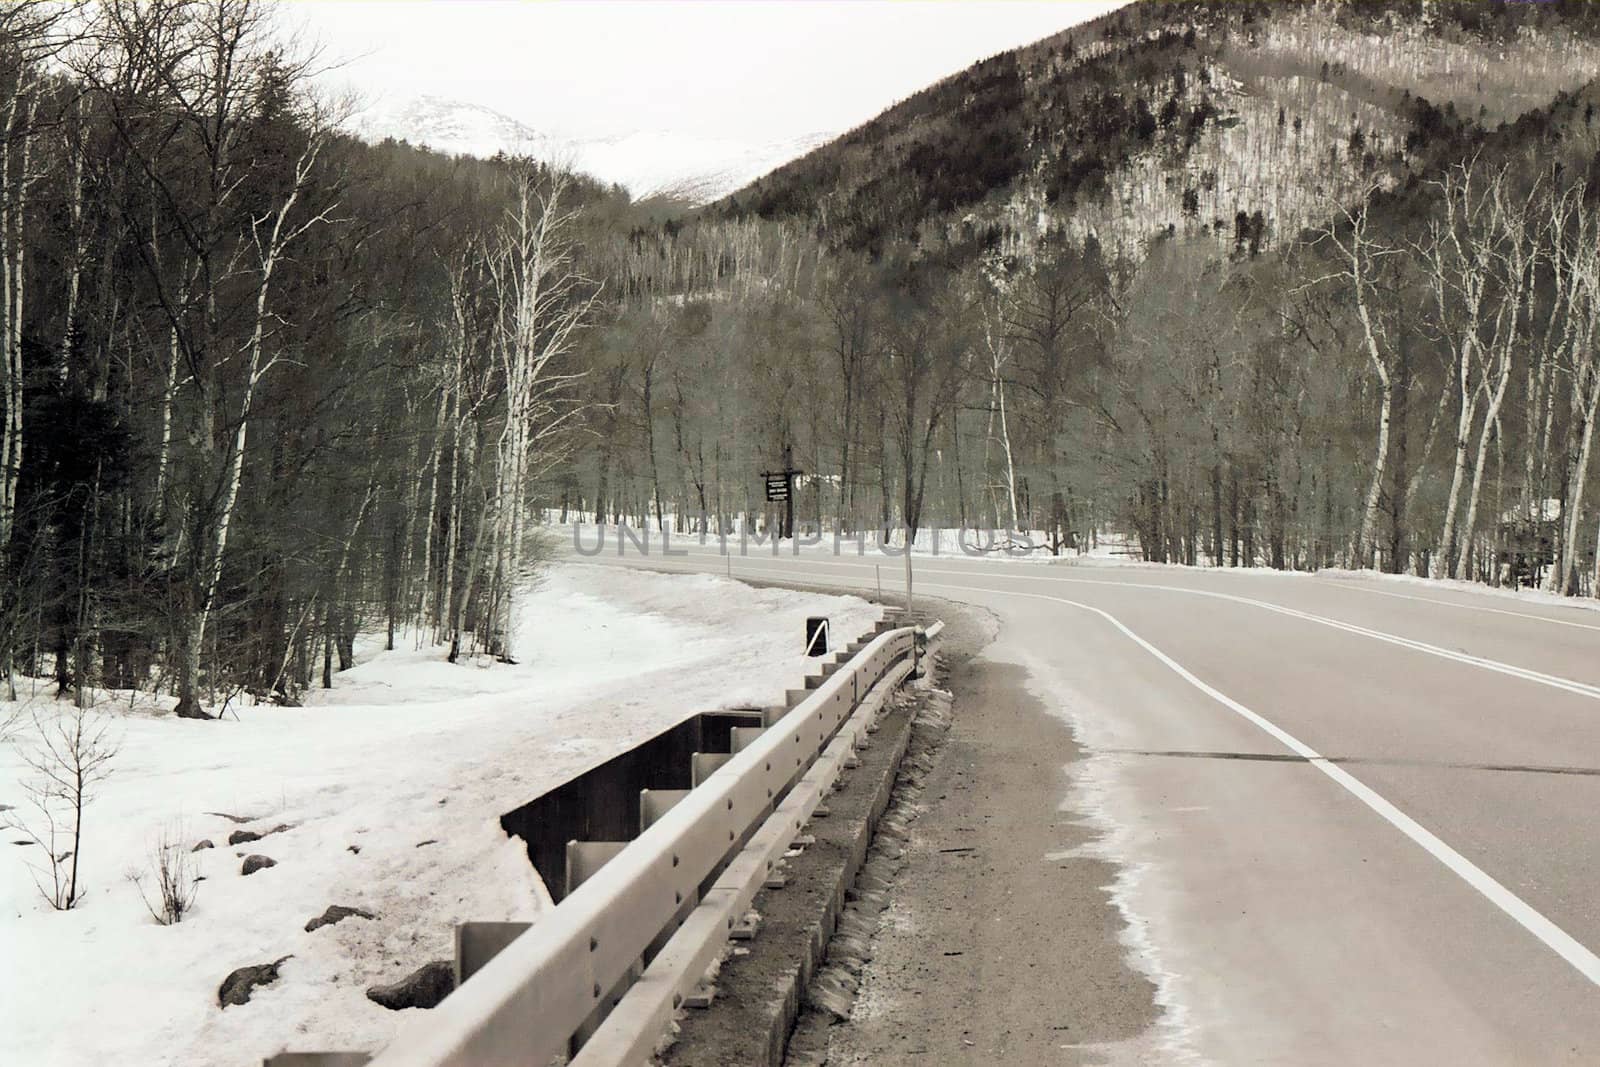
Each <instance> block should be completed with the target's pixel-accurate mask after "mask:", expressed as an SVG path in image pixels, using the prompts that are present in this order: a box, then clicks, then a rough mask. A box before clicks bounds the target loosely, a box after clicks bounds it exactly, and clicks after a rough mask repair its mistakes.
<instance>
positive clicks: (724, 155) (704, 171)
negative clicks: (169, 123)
mask: <svg viewBox="0 0 1600 1067" xmlns="http://www.w3.org/2000/svg"><path fill="white" fill-rule="evenodd" d="M350 127H351V132H352V133H354V134H355V135H356V136H358V137H360V138H362V139H363V140H367V141H373V142H377V141H382V140H384V139H385V138H394V139H395V140H402V141H408V142H410V143H411V144H416V145H425V146H427V147H428V148H431V149H433V150H434V151H436V152H444V153H447V154H450V155H467V156H477V157H480V158H489V157H491V156H493V155H495V154H496V153H498V152H505V153H508V154H527V155H531V156H534V157H535V158H538V159H542V160H546V161H550V162H559V163H564V164H567V165H570V166H572V167H574V168H576V169H578V170H581V171H585V172H587V173H589V174H591V175H593V176H594V177H596V178H599V179H600V180H602V181H605V182H612V183H616V184H618V185H621V186H623V187H624V188H626V189H627V190H628V191H629V192H630V193H631V194H632V195H633V196H634V197H635V198H636V199H643V198H645V197H649V196H656V195H670V196H674V197H678V198H681V199H685V200H689V201H692V202H695V203H707V202H709V201H712V200H715V199H717V198H718V197H721V196H723V195H725V194H727V193H730V192H732V191H734V190H735V189H739V188H742V187H743V186H745V185H747V184H749V183H750V182H751V181H753V180H755V179H756V178H758V177H760V176H761V175H763V174H766V173H767V172H768V171H771V170H773V169H774V168H776V167H779V166H782V165H783V164H784V163H787V162H788V161H789V160H791V159H794V158H796V157H797V156H800V155H804V154H805V153H806V152H808V151H810V150H811V149H812V148H815V147H816V146H817V145H820V144H822V143H824V142H825V141H827V140H829V139H831V137H832V136H833V134H832V133H826V132H819V133H814V134H809V135H806V136H804V137H798V138H789V139H785V138H776V139H772V140H763V141H752V140H749V139H741V138H738V137H732V136H730V137H708V136H703V135H697V134H690V133H682V132H678V131H673V130H636V131H632V132H629V133H624V134H618V135H613V136H606V137H588V138H574V137H563V136H559V135H553V134H548V133H542V132H540V131H538V130H535V129H534V128H532V127H531V126H529V125H527V124H526V123H523V122H521V121H519V120H517V119H514V118H512V117H511V116H509V115H506V114H505V113H503V112H500V111H497V110H495V109H494V108H491V107H485V106H483V105H481V104H473V103H467V102H465V101H461V100H450V99H446V98H443V97H438V96H426V95H424V96H414V97H408V98H404V99H394V100H383V101H379V102H377V103H374V104H373V105H372V106H370V107H368V108H367V109H365V110H364V111H362V112H361V113H360V114H358V115H357V116H356V117H355V118H354V119H353V120H352V122H351V123H350Z"/></svg>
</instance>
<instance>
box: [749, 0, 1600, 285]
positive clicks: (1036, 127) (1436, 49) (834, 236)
mask: <svg viewBox="0 0 1600 1067" xmlns="http://www.w3.org/2000/svg"><path fill="white" fill-rule="evenodd" d="M1597 75H1600V10H1597V9H1596V8H1595V6H1594V5H1592V4H1587V3H1583V2H1561V3H1539V4H1504V3H1499V4H1491V3H1471V2H1467V3H1449V2H1442V3H1421V2H1387V0H1386V2H1340V3H1329V2H1326V0H1324V2H1321V3H1317V2H1310V0H1285V2H1279V0H1267V2H1249V0H1246V2H1236V3H1217V2H1214V0H1213V2H1176V0H1148V2H1143V3H1136V4H1132V5H1130V6H1129V7H1126V8H1124V9H1122V10H1120V11H1118V12H1117V13H1115V14H1114V15H1111V16H1108V17H1107V18H1104V19H1101V20H1099V21H1098V22H1095V23H1091V24H1089V25H1087V26H1083V27H1079V28H1077V29H1074V30H1072V31H1068V32H1067V33H1063V34H1061V35H1059V36H1056V37H1052V38H1048V39H1046V40H1043V41H1040V42H1039V43H1037V44H1035V45H1032V46H1030V47H1027V48H1023V49H1019V50H1017V51H1014V52H1007V53H1003V54H1001V55H998V56H995V57H993V58H991V59H988V60H985V61H983V62H981V63H979V64H977V65H976V66H974V67H972V68H971V69H969V70H967V71H965V72H962V73H960V74H957V75H954V76H952V77H950V78H948V79H946V80H945V81H943V82H940V83H939V84H938V85H935V86H933V87H931V88H929V89H927V90H925V91H924V92H921V93H918V94H917V95H915V96H913V97H911V98H910V99H908V100H906V101H904V102H903V103H901V104H899V105H897V106H895V107H893V108H891V109H889V110H888V111H886V112H884V113H883V114H882V115H880V116H878V117H877V118H875V119H873V120H872V121H871V122H868V123H867V124H865V125H864V126H862V127H860V128H858V129H856V130H853V131H851V132H850V133H848V134H846V135H845V136H844V137H842V138H840V139H839V140H837V141H835V142H833V143H832V144H829V145H827V146H824V147H823V148H820V149H818V150H817V151H815V152H812V153H810V154H809V155H807V156H805V157H803V158H802V159H799V160H796V161H795V162H794V163H791V164H789V165H788V166H785V167H783V168H781V169H779V170H778V171H776V172H774V173H773V174H772V175H770V176H768V177H766V178H763V179H761V180H760V181H757V182H756V183H754V184H753V185H752V186H750V188H748V189H746V190H744V191H742V192H740V193H738V194H736V195H734V196H732V197H730V198H728V199H727V200H725V201H723V202H722V204H721V205H719V207H720V209H721V210H722V211H723V212H725V213H727V214H729V215H732V216H735V217H742V216H745V215H751V214H754V215H758V216H760V217H762V218H766V219H775V218H802V219H805V220H806V221H807V222H808V223H811V224H814V225H815V226H816V228H817V231H818V233H819V234H821V235H822V236H823V237H824V238H825V239H826V240H827V241H828V242H829V244H830V245H834V246H839V247H845V248H851V249H857V250H867V251H869V252H878V251H881V250H882V249H883V248H884V247H885V246H886V244H892V243H894V242H897V241H910V242H912V243H913V244H915V245H916V246H917V247H919V248H922V249H927V250H935V249H953V250H955V251H956V252H957V254H967V255H970V254H974V253H976V252H978V251H979V250H985V249H994V250H998V251H999V252H1001V253H1003V254H1007V255H1010V254H1016V253H1019V252H1022V253H1026V251H1027V250H1028V249H1031V248H1032V247H1033V246H1034V244H1035V243H1036V242H1037V241H1038V240H1039V238H1040V237H1041V236H1042V235H1043V234H1044V233H1046V232H1049V231H1052V230H1055V229H1060V228H1064V229H1065V231H1066V232H1067V233H1068V234H1069V235H1070V236H1072V237H1073V238H1074V239H1075V240H1078V241H1081V240H1082V239H1083V238H1084V237H1085V236H1087V235H1089V234H1093V235H1094V236H1095V237H1096V239H1097V240H1098V241H1099V242H1100V244H1101V245H1102V246H1103V247H1105V248H1106V249H1108V250H1110V251H1113V252H1114V253H1115V254H1117V255H1118V256H1125V257H1130V258H1134V259H1137V258H1139V257H1140V256H1141V255H1142V250H1143V249H1144V248H1145V246H1146V245H1147V244H1148V242H1149V241H1150V240H1151V239H1153V238H1155V237H1157V236H1160V235H1162V234H1170V235H1174V236H1195V235H1206V236H1210V237H1212V238H1213V239H1215V240H1216V241H1217V243H1218V244H1219V246H1221V247H1222V248H1224V249H1227V248H1232V247H1236V246H1250V247H1260V246H1262V245H1264V244H1270V243H1272V242H1273V241H1276V240H1280V239H1292V238H1294V237H1296V236H1297V235H1298V234H1299V233H1300V231H1301V229H1302V228H1303V227H1305V226H1308V225H1316V224H1318V223H1320V222H1321V221H1323V220H1324V219H1325V218H1326V217H1327V215H1328V212H1329V205H1330V204H1331V203H1335V202H1339V201H1347V200H1349V199H1351V198H1353V197H1357V196H1359V195H1360V194H1361V192H1362V191H1363V190H1364V189H1365V188H1366V187H1367V186H1368V185H1370V184H1371V183H1373V182H1374V181H1377V180H1386V181H1393V180H1406V179H1408V178H1411V177H1414V176H1417V175H1424V176H1425V175H1429V174H1431V173H1432V172H1433V170H1434V169H1435V168H1436V167H1437V165H1438V163H1439V161H1440V160H1441V159H1449V158H1451V157H1453V156H1456V155H1458V154H1459V151H1460V147H1461V144H1460V143H1461V141H1462V140H1463V139H1468V138H1470V137H1471V136H1473V134H1475V133H1477V132H1479V131H1481V130H1488V129H1494V128H1496V127H1497V126H1499V125H1500V124H1501V123H1506V122H1512V121H1515V120H1516V119H1517V118H1519V117H1520V116H1521V115H1523V114H1525V113H1526V112H1528V111H1531V110H1534V109H1536V108H1541V107H1544V106H1546V105H1548V104H1549V103H1550V102H1551V100H1553V99H1554V98H1555V97H1556V96H1557V94H1559V93H1563V92H1573V91H1575V90H1577V89H1578V88H1580V87H1582V86H1583V85H1585V84H1586V83H1588V82H1589V81H1590V80H1592V79H1593V78H1595V77H1596V76H1597Z"/></svg>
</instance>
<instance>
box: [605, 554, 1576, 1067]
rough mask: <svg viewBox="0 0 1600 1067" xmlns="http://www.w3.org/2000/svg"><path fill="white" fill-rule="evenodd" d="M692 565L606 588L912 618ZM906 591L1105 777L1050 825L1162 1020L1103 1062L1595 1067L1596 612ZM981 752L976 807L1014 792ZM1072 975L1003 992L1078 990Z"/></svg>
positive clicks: (838, 567) (941, 566) (1031, 978)
mask: <svg viewBox="0 0 1600 1067" xmlns="http://www.w3.org/2000/svg"><path fill="white" fill-rule="evenodd" d="M653 547H658V546H653ZM673 547H674V550H675V551H677V550H679V549H680V548H683V547H684V546H680V545H674V546H673ZM687 551H688V553H689V554H688V555H686V556H682V557H672V558H667V557H663V556H661V555H660V554H659V552H658V553H657V554H653V555H650V556H646V557H641V556H640V555H639V554H638V553H637V552H636V551H634V550H633V549H632V548H631V546H630V549H629V551H628V553H627V554H626V555H625V556H624V557H622V558H621V559H619V558H618V557H617V554H616V551H615V548H614V546H611V545H608V552H607V554H606V555H605V556H603V557H597V558H595V559H594V560H591V562H596V563H607V564H611V565H617V564H622V565H635V566H637V565H643V566H652V567H659V568H661V569H669V570H693V571H712V572H718V573H731V574H732V575H733V576H734V577H741V578H752V579H765V580H770V581H785V582H795V583H814V584H820V585H827V586H833V587H855V588H866V589H873V588H876V586H877V584H878V583H879V581H880V580H881V582H882V586H883V589H884V591H885V593H890V592H893V591H898V590H900V589H902V588H903V587H902V585H901V581H900V575H901V573H902V567H903V564H902V563H901V561H900V560H898V559H887V558H884V557H879V556H870V555H869V556H867V557H865V558H858V557H856V556H853V555H851V556H845V557H843V558H834V557H831V556H823V555H822V554H820V553H818V554H815V555H810V554H808V555H805V556H802V557H801V558H798V559H797V558H793V557H792V556H790V555H788V554H787V551H786V553H785V555H783V556H782V557H780V558H777V559H774V558H773V557H772V556H771V555H769V554H767V553H766V552H763V553H762V554H760V555H755V554H752V555H750V556H744V557H741V556H737V555H735V556H733V557H732V558H731V560H730V559H728V558H725V557H722V556H721V555H720V554H718V553H717V551H716V546H715V545H712V546H709V547H708V548H704V549H702V548H700V547H698V546H688V548H687ZM753 551H754V550H753ZM915 589H916V590H917V591H919V592H924V593H926V594H929V595H932V596H937V597H944V598H949V599H952V600H958V601H962V602H966V603H970V604H973V605H976V606H979V607H981V608H984V609H987V610H989V611H991V612H993V613H994V614H995V616H997V618H998V619H999V622H1000V634H999V636H998V638H997V639H996V640H995V642H994V643H993V644H992V645H990V646H989V647H988V648H987V649H986V650H985V652H984V654H983V656H984V658H985V659H986V660H987V661H989V662H990V663H993V664H995V665H1001V666H1004V665H1009V666H1013V667H1020V668H1021V669H1022V670H1023V671H1025V672H1026V675H1025V678H1026V680H1025V682H1023V683H1020V684H1025V685H1026V687H1027V689H1028V690H1029V691H1030V692H1031V693H1032V694H1033V695H1034V696H1035V697H1037V698H1038V700H1039V702H1040V703H1041V704H1042V705H1043V707H1044V709H1045V711H1046V712H1048V713H1049V714H1051V715H1054V716H1056V717H1058V718H1059V719H1061V720H1062V721H1063V722H1065V723H1066V724H1067V725H1068V726H1069V727H1070V730H1071V734H1070V735H1069V734H1068V733H1066V732H1062V733H1061V734H1059V735H1057V736H1058V737H1059V738H1060V740H1059V743H1060V745H1061V747H1062V752H1061V758H1060V762H1061V763H1062V764H1063V765H1065V764H1067V763H1069V762H1071V760H1072V758H1073V752H1071V751H1068V750H1069V749H1070V748H1071V747H1072V745H1073V741H1072V737H1073V736H1075V737H1076V740H1077V742H1079V743H1081V745H1082V746H1083V747H1084V748H1085V749H1086V751H1087V752H1088V753H1089V758H1088V759H1087V760H1084V761H1081V762H1080V763H1079V764H1078V766H1077V769H1076V770H1074V772H1073V773H1072V775H1071V776H1070V778H1063V780H1062V786H1061V792H1062V796H1061V797H1060V802H1061V804H1062V805H1065V806H1068V807H1071V808H1073V810H1076V811H1078V812H1082V813H1086V814H1087V815H1088V816H1089V817H1090V819H1091V821H1092V822H1093V824H1094V825H1095V826H1096V827H1097V828H1098V843H1097V845H1096V848H1095V852H1096V855H1097V856H1100V857H1102V858H1105V857H1109V858H1111V859H1112V860H1114V862H1115V866H1116V868H1117V870H1118V872H1119V873H1118V875H1117V877H1116V879H1115V882H1114V888H1113V894H1112V895H1113V897H1114V899H1115V902H1116V904H1117V906H1118V907H1119V909H1121V911H1122V913H1123V915H1124V918H1125V921H1126V923H1127V924H1128V925H1127V927H1126V928H1125V929H1124V930H1123V931H1122V935H1121V936H1122V940H1123V941H1124V943H1125V945H1126V946H1127V947H1126V954H1127V956H1128V958H1129V959H1130V960H1131V961H1132V962H1133V963H1134V964H1135V965H1136V966H1137V967H1138V968H1139V969H1140V970H1142V971H1143V972H1144V973H1145V974H1146V975H1148V976H1149V978H1150V981H1151V982H1152V983H1153V985H1154V988H1155V994H1154V997H1155V1000H1156V1002H1157V1004H1158V1005H1159V1006H1160V1009H1161V1011H1160V1017H1159V1020H1158V1021H1157V1022H1156V1023H1155V1024H1154V1025H1153V1027H1152V1028H1150V1029H1149V1030H1148V1031H1147V1032H1146V1033H1144V1034H1143V1035H1141V1037H1140V1038H1139V1039H1138V1040H1136V1041H1129V1042H1127V1043H1126V1045H1125V1047H1123V1048H1122V1050H1121V1051H1120V1052H1119V1050H1118V1047H1117V1046H1115V1045H1112V1046H1101V1047H1100V1048H1098V1049H1097V1050H1096V1058H1103V1059H1106V1060H1110V1061H1118V1060H1121V1061H1125V1062H1149V1061H1152V1060H1156V1061H1166V1062H1213V1063H1263V1064H1265V1063H1296V1064H1313V1063H1316V1064H1320V1063H1330V1064H1331V1063H1352V1062H1360V1063H1408V1064H1411V1063H1453V1064H1477V1063H1485V1064H1555V1063H1600V958H1597V956H1596V953H1597V952H1600V612H1593V611H1584V610H1580V609H1577V608H1569V607H1563V606H1557V605H1542V604H1528V603H1526V602H1524V601H1521V600H1513V599H1508V598H1504V597H1496V596H1491V595H1487V594H1477V593H1473V592H1470V591H1464V590H1458V589H1452V588H1434V587H1426V586H1416V585H1406V584H1397V583H1392V582H1386V581H1383V580H1380V579H1359V578H1345V577H1340V578H1324V577H1311V576H1302V575H1296V576H1286V575H1276V574H1270V573H1256V572H1243V573H1241V572H1226V571H1194V570H1183V569H1174V568H1142V567H1087V566H1070V565H1068V566H1063V565H1038V564H1025V563H1008V562H999V561H996V562H988V561H969V560H965V559H960V558H954V559H923V558H918V559H917V561H916V579H915ZM958 712H959V709H958ZM997 728H1000V729H1003V728H1004V726H1003V725H1002V726H1000V727H997ZM1040 736H1041V737H1042V736H1045V735H1040ZM1040 744H1048V742H1047V741H1042V740H1034V741H1033V746H1034V747H1035V748H1037V746H1038V745H1040ZM974 751H975V752H979V753H980V754H981V753H991V754H992V755H990V756H982V757H981V758H979V759H978V760H977V762H974V764H973V766H972V768H971V773H972V774H973V775H974V776H975V778H976V779H977V780H980V781H982V780H985V779H989V780H995V777H994V776H1006V775H1008V774H1009V773H1012V771H1011V770H1010V769H1009V768H1008V763H1007V757H1006V756H1005V753H1006V751H1008V746H1004V745H996V746H986V747H984V748H982V749H981V750H974ZM994 825H999V824H998V823H996V824H994ZM997 832H998V831H997ZM1059 858H1060V857H1059V856H1058V855H1056V854H1053V853H1052V854H1047V855H1041V856H1040V857H1039V872H1040V875H1039V876H1040V877H1043V872H1044V871H1046V870H1048V869H1050V868H1051V866H1052V864H1053V863H1054V862H1055V861H1056V860H1058V859H1059ZM1029 876H1030V875H1029V873H1028V869H1027V868H1026V867H1023V868H1022V869H1020V870H1015V869H1010V870H1008V873H1007V875H1006V878H1008V879H1025V878H1027V877H1029ZM996 892H997V893H1006V892H1008V890H1007V889H1006V887H1004V886H997V887H996ZM1046 933H1047V932H1046ZM1057 963H1058V966H1059V972H1058V973H1055V974H1051V973H1039V972H1040V970H1041V968H1040V967H1039V966H1037V965H1036V966H1032V967H1030V968H1029V970H1028V972H1027V973H1025V974H1015V975H1012V976H1010V977H1011V979H1013V980H1014V981H1016V982H1028V983H1045V984H1046V987H1047V988H1048V984H1049V983H1060V984H1063V985H1069V984H1071V983H1072V982H1073V980H1074V977H1073V976H1074V970H1073V960H1072V959H1071V958H1070V954H1065V955H1063V956H1062V957H1061V958H1059V960H1058V961H1057ZM973 965H974V966H978V965H979V961H974V963H973ZM1046 969H1047V968H1046ZM1001 973H1002V974H1003V971H1002V972H1001ZM985 989H986V990H987V992H986V993H985V994H984V995H987V996H993V997H996V998H1002V997H1005V996H1006V989H1005V981H1004V980H1003V979H998V980H993V981H989V982H987V983H986V985H985ZM1062 1048H1063V1051H1064V1052H1073V1053H1074V1058H1077V1056H1076V1053H1081V1052H1082V1049H1081V1047H1080V1048H1076V1049H1069V1048H1068V1047H1067V1046H1066V1045H1063V1046H1062ZM980 1051H981V1050H977V1049H974V1050H973V1056H974V1057H977V1056H978V1053H979V1052H980ZM927 1062H941V1061H940V1060H938V1059H937V1058H935V1059H932V1060H929V1061H927Z"/></svg>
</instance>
